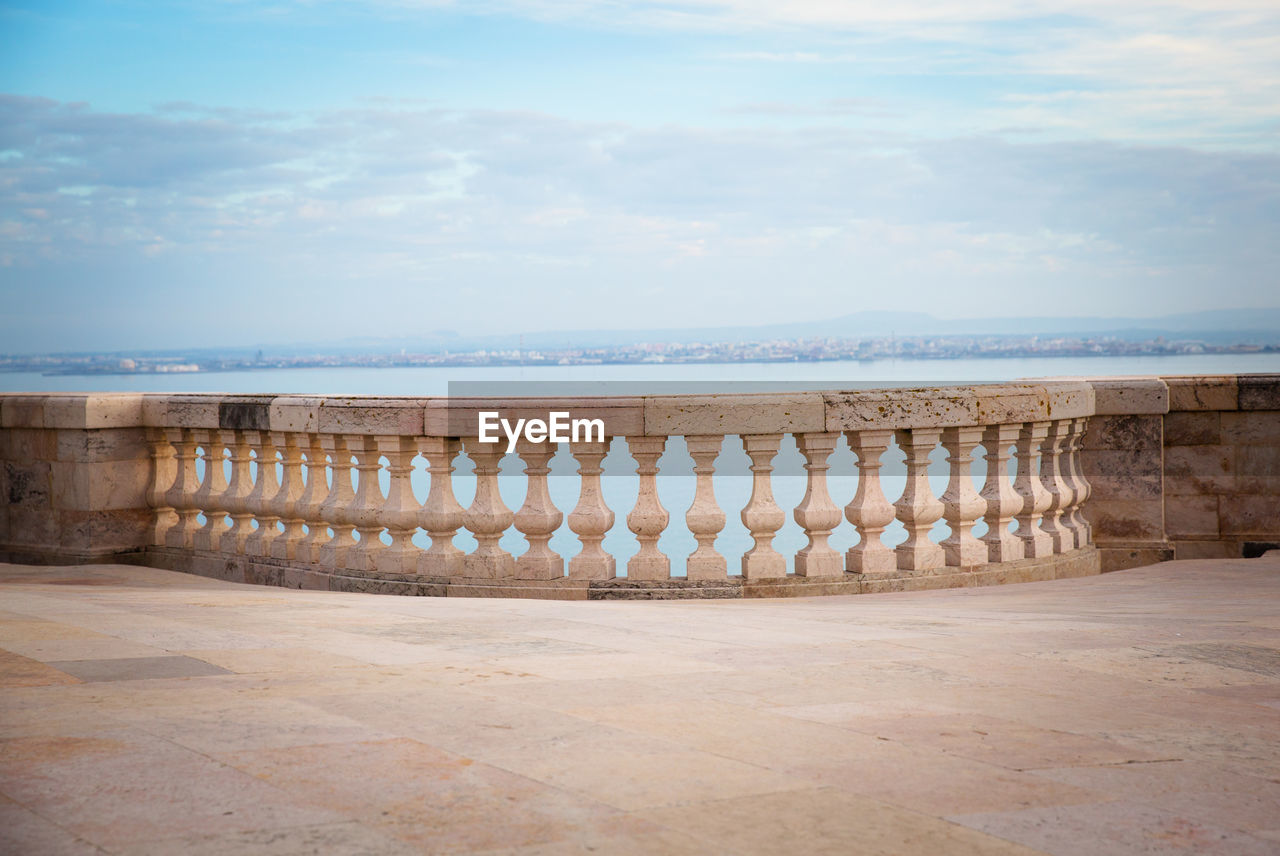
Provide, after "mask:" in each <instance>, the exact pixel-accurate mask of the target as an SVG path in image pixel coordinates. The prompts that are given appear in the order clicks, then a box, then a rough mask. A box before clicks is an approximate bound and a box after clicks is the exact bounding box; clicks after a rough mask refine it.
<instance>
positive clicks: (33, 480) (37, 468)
mask: <svg viewBox="0 0 1280 856" xmlns="http://www.w3.org/2000/svg"><path fill="white" fill-rule="evenodd" d="M49 466H50V464H49V462H48V461H27V462H23V461H5V462H4V470H5V485H6V487H7V490H6V492H5V497H4V498H5V499H6V500H7V501H8V503H9V504H10V505H15V506H17V505H21V506H25V507H29V508H48V507H49V499H50V478H49Z"/></svg>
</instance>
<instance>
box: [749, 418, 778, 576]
mask: <svg viewBox="0 0 1280 856" xmlns="http://www.w3.org/2000/svg"><path fill="white" fill-rule="evenodd" d="M781 443H782V435H781V434H744V435H742V448H743V449H745V450H746V453H747V456H748V457H749V458H751V499H750V500H749V501H748V502H747V507H746V508H744V509H742V525H744V526H746V527H747V531H748V532H750V533H751V539H752V540H753V541H755V546H753V547H752V548H751V549H750V550H749V551H747V554H746V555H745V556H743V557H742V576H743V577H744V578H746V579H748V580H763V579H778V578H781V577H785V576H786V575H787V560H786V558H784V557H783V556H782V555H781V554H780V553H779V552H778V551H777V550H775V549H774V548H773V536H774V535H776V534H777V532H778V530H779V529H781V528H782V525H783V524H784V523H786V522H787V515H786V514H785V513H784V512H783V510H782V509H781V508H779V507H778V503H777V502H775V501H774V499H773V483H772V479H771V475H770V474H771V473H772V472H773V459H774V457H776V456H777V454H778V447H779V446H780V445H781Z"/></svg>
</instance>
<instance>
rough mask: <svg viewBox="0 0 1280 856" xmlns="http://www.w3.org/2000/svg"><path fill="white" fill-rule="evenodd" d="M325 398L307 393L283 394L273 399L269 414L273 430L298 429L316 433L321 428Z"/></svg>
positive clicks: (298, 430)
mask: <svg viewBox="0 0 1280 856" xmlns="http://www.w3.org/2000/svg"><path fill="white" fill-rule="evenodd" d="M323 404H324V398H322V397H319V396H305V395H282V396H280V397H278V398H276V399H274V400H272V402H271V405H270V408H269V410H270V412H269V414H268V417H269V421H270V423H271V430H272V431H297V432H305V433H308V434H314V433H315V432H316V431H318V430H319V429H320V407H321V405H323Z"/></svg>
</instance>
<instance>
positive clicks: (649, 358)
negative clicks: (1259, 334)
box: [0, 336, 1280, 374]
mask: <svg viewBox="0 0 1280 856" xmlns="http://www.w3.org/2000/svg"><path fill="white" fill-rule="evenodd" d="M1276 351H1280V346H1277V345H1259V344H1233V345H1221V344H1209V343H1206V342H1202V341H1194V340H1189V341H1166V340H1165V339H1164V338H1163V337H1157V338H1155V339H1152V340H1149V341H1130V340H1126V339H1121V338H1114V337H1085V338H1076V337H1070V336H1054V337H1048V336H1025V337H1021V336H887V337H880V338H847V339H846V338H803V339H773V340H769V341H759V342H706V343H703V342H688V343H683V342H682V343H676V342H653V343H645V344H637V345H617V346H613V347H602V348H563V349H558V350H555V349H545V348H544V349H537V350H532V349H518V348H517V349H508V350H486V349H481V350H475V351H467V352H450V351H442V352H438V353H422V354H412V353H406V352H405V351H404V350H403V349H401V350H400V351H399V352H398V353H395V354H385V353H383V354H379V353H366V354H313V355H307V356H287V357H285V356H279V357H269V356H265V355H264V353H263V352H262V351H258V352H257V354H255V355H254V356H253V357H252V358H248V357H245V358H238V357H219V356H214V357H203V358H198V357H192V356H185V355H184V356H175V355H165V356H130V357H122V356H121V355H120V354H100V355H94V354H73V355H49V356H0V371H39V372H43V373H46V374H148V373H169V372H197V371H199V372H217V371H247V370H254V369H281V368H324V367H353V366H363V367H370V368H376V367H394V366H401V367H406V366H539V365H541V366H574V365H603V364H627V363H633V364H657V363H662V364H671V363H776V362H825V361H831V360H885V359H916V360H935V359H936V360H947V359H957V358H969V359H972V358H975V357H989V358H993V359H996V358H1015V357H1024V358H1025V357H1088V356H1099V357H1118V356H1164V355H1171V354H1210V353H1217V354H1231V353H1263V352H1276Z"/></svg>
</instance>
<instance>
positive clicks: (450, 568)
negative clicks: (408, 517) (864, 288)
mask: <svg viewBox="0 0 1280 856" xmlns="http://www.w3.org/2000/svg"><path fill="white" fill-rule="evenodd" d="M461 448H462V443H461V441H459V440H458V439H457V438H455V437H419V438H418V451H419V452H420V453H421V454H422V457H424V458H426V459H427V472H428V473H429V474H430V476H431V488H430V490H429V491H428V492H427V500H426V502H424V503H423V504H422V523H421V526H422V528H423V529H425V530H426V532H427V534H428V535H430V536H431V545H430V546H429V547H428V548H427V551H426V552H425V553H423V554H422V559H421V560H420V561H419V563H418V567H419V570H420V572H421V573H422V574H424V575H426V576H432V577H458V576H461V575H462V571H463V559H464V554H463V552H462V551H461V550H459V549H458V548H457V546H456V545H455V544H454V543H453V536H454V535H456V534H457V532H458V529H460V528H461V527H462V521H463V518H464V517H465V516H466V512H465V511H464V510H463V508H462V506H461V505H460V504H459V503H458V500H457V498H456V497H454V495H453V469H454V467H453V461H454V459H455V458H457V457H458V452H459V450H460V449H461Z"/></svg>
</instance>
